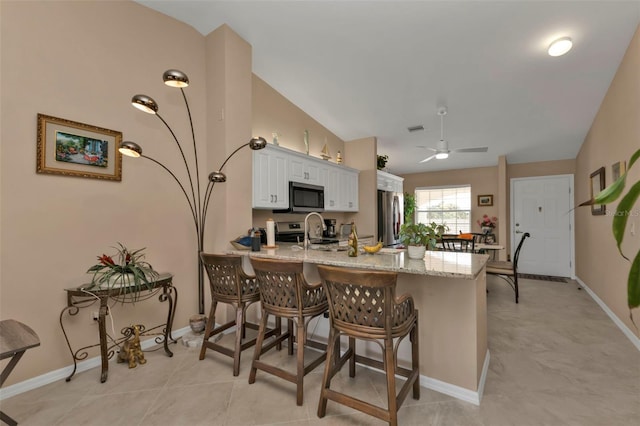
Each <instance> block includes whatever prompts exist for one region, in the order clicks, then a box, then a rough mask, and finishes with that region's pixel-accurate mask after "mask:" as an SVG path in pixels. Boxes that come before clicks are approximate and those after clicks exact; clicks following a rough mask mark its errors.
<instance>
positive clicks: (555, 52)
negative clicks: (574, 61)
mask: <svg viewBox="0 0 640 426" xmlns="http://www.w3.org/2000/svg"><path fill="white" fill-rule="evenodd" d="M572 46H573V42H572V41H571V38H569V37H562V38H559V39H557V40H554V41H553V42H552V43H551V44H550V45H549V50H548V51H547V52H548V53H549V56H562V55H564V54H565V53H567V52H568V51H569V50H571V47H572Z"/></svg>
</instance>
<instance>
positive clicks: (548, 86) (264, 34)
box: [138, 0, 640, 174]
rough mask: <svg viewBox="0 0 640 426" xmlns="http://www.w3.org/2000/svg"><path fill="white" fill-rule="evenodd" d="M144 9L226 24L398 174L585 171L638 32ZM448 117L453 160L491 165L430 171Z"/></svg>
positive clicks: (589, 14) (366, 14) (303, 101)
mask: <svg viewBox="0 0 640 426" xmlns="http://www.w3.org/2000/svg"><path fill="white" fill-rule="evenodd" d="M138 2H139V3H141V4H144V5H146V6H148V7H150V8H153V9H156V10H158V11H160V12H162V13H164V14H167V15H169V16H172V17H174V18H176V19H178V20H181V21H184V22H185V23H187V24H189V25H191V26H193V27H194V28H195V29H196V30H198V31H199V32H200V33H202V34H203V35H206V34H208V33H210V32H211V31H212V30H214V29H216V28H217V27H219V26H220V25H222V24H225V23H226V24H228V25H229V26H230V27H231V28H232V29H233V30H234V31H235V32H237V33H238V34H239V35H240V36H241V37H242V38H244V39H245V40H246V41H247V42H248V43H250V44H251V45H252V47H253V71H254V73H255V74H256V75H258V76H259V77H260V78H262V79H263V80H265V81H266V82H267V83H268V84H269V85H271V86H272V87H273V88H275V89H276V90H277V91H278V92H280V93H281V94H282V95H284V96H285V97H287V98H288V99H289V100H290V101H291V102H293V103H294V104H296V105H297V106H299V107H300V108H301V109H302V110H304V111H305V112H306V113H307V114H309V115H311V116H312V117H313V118H315V119H316V120H317V121H318V122H320V123H321V124H322V125H324V126H325V127H327V128H328V129H329V130H331V131H332V132H333V133H335V134H336V135H337V136H338V137H340V138H342V139H343V140H346V141H348V140H353V139H357V138H362V137H369V136H376V137H377V138H378V153H379V154H386V155H388V156H389V162H388V164H387V166H388V168H389V171H391V172H392V173H397V174H405V173H414V172H422V171H436V170H445V169H460V168H468V167H480V166H492V165H496V164H497V159H498V157H499V156H501V155H504V156H506V158H507V162H508V163H522V162H533V161H546V160H557V159H571V158H575V156H576V154H577V153H578V150H579V149H580V146H581V144H582V142H583V140H584V138H585V136H586V134H587V132H588V131H589V127H590V125H591V123H592V121H593V118H594V117H595V114H596V112H597V111H598V108H599V106H600V103H601V102H602V99H603V97H604V95H605V93H606V91H607V88H608V87H609V84H610V83H611V80H612V79H613V77H614V74H615V72H616V70H617V68H618V65H619V64H620V62H621V60H622V57H623V55H624V53H625V51H626V49H627V47H628V45H629V42H630V41H631V38H632V36H633V34H634V32H635V31H636V28H637V27H638V24H639V22H640V2H639V1H620V2H617V1H524V0H513V1H499V2H498V1H486V0H478V1H404V0H397V1H304V0H303V1H177V0H170V1H157V0H155V1H148V0H140V1H138ZM558 37H571V38H572V40H573V43H574V45H573V49H572V50H571V51H569V53H567V54H566V55H564V56H560V57H551V56H549V55H548V54H547V47H548V46H549V44H550V42H551V41H552V40H554V39H556V38H558ZM176 66H179V64H177V65H176ZM630 96H640V94H630ZM440 107H447V109H448V114H447V115H446V116H444V139H445V140H446V141H447V142H448V144H449V148H450V149H456V148H469V147H482V146H487V147H488V148H489V149H488V151H487V152H486V153H453V154H451V155H450V156H449V158H448V159H446V160H435V159H433V160H431V161H428V162H426V163H422V164H421V163H419V161H420V160H422V159H423V158H425V157H428V156H430V155H431V154H432V152H431V151H429V150H428V149H426V148H425V147H433V148H435V147H436V145H437V143H438V141H439V140H440V138H441V128H440V117H439V116H438V114H437V111H438V108H440ZM416 125H422V126H424V128H425V129H424V130H422V131H416V132H409V131H408V129H407V128H408V127H411V126H416Z"/></svg>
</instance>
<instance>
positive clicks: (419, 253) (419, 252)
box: [407, 246, 427, 259]
mask: <svg viewBox="0 0 640 426" xmlns="http://www.w3.org/2000/svg"><path fill="white" fill-rule="evenodd" d="M426 251H427V248H426V247H425V246H407V252H408V253H409V259H423V258H424V254H425V253H426Z"/></svg>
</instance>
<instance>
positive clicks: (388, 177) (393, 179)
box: [377, 170, 404, 193]
mask: <svg viewBox="0 0 640 426" xmlns="http://www.w3.org/2000/svg"><path fill="white" fill-rule="evenodd" d="M377 177H378V189H379V190H382V191H389V192H399V193H402V192H403V186H404V178H402V177H400V176H396V175H392V174H391V173H387V172H383V171H382V170H378V176H377Z"/></svg>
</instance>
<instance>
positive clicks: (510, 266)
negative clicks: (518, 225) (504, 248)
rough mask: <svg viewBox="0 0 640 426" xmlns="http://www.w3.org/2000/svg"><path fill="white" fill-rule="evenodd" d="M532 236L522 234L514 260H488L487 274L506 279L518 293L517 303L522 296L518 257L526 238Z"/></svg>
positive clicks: (526, 233)
mask: <svg viewBox="0 0 640 426" xmlns="http://www.w3.org/2000/svg"><path fill="white" fill-rule="evenodd" d="M530 236H531V234H529V233H528V232H525V233H524V234H522V238H520V242H519V243H518V247H517V248H516V251H515V253H514V254H513V261H511V262H509V261H505V260H490V261H488V262H487V274H490V275H496V276H498V277H500V278H502V279H503V280H505V281H506V282H507V283H508V284H509V285H510V286H511V288H512V289H513V291H514V292H515V293H516V303H518V298H519V296H520V294H519V290H518V259H519V258H520V250H521V249H522V245H523V244H524V240H525V239H526V238H528V237H530Z"/></svg>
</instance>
